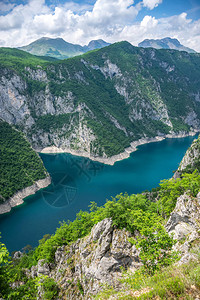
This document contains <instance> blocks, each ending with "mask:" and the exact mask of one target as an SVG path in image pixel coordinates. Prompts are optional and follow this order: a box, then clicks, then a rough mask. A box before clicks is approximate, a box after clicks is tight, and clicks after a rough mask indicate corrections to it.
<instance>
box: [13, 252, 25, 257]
mask: <svg viewBox="0 0 200 300" xmlns="http://www.w3.org/2000/svg"><path fill="white" fill-rule="evenodd" d="M22 256H23V253H22V252H21V251H16V252H15V253H14V255H13V259H20V258H21V257H22Z"/></svg>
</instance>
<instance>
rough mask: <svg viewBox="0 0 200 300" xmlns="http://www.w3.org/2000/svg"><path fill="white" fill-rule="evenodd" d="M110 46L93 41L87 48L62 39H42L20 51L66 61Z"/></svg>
mask: <svg viewBox="0 0 200 300" xmlns="http://www.w3.org/2000/svg"><path fill="white" fill-rule="evenodd" d="M108 45H110V44H109V43H106V42H105V41H103V40H93V41H90V42H89V44H88V45H87V46H81V45H77V44H71V43H68V42H66V41H65V40H63V39H62V38H55V39H52V38H48V37H42V38H40V39H39V40H36V41H34V42H32V43H31V44H29V45H27V46H23V47H19V48H18V49H20V50H23V51H26V52H29V53H31V54H34V55H38V56H51V57H55V58H57V59H66V58H69V57H73V56H76V55H80V54H83V53H85V52H88V51H91V50H94V49H99V48H103V47H106V46H108Z"/></svg>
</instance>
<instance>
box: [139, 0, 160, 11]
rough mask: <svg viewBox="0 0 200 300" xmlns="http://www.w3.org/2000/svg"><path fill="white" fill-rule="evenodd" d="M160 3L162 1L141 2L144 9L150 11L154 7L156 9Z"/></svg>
mask: <svg viewBox="0 0 200 300" xmlns="http://www.w3.org/2000/svg"><path fill="white" fill-rule="evenodd" d="M161 3H162V0H143V5H144V7H147V8H149V9H151V10H152V9H154V8H155V7H157V6H158V5H159V4H161Z"/></svg>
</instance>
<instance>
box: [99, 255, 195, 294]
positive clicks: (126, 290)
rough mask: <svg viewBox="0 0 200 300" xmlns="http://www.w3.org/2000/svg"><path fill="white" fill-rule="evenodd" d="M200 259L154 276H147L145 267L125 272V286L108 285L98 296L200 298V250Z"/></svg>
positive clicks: (173, 266)
mask: <svg viewBox="0 0 200 300" xmlns="http://www.w3.org/2000/svg"><path fill="white" fill-rule="evenodd" d="M196 252H197V254H198V260H197V261H191V262H190V263H188V264H185V265H181V266H178V265H176V264H174V265H172V266H170V267H167V268H163V269H162V270H161V271H159V272H156V273H155V274H154V275H153V276H147V275H146V274H145V272H144V271H143V269H142V268H141V269H140V270H138V271H136V272H135V273H134V274H132V273H130V272H124V274H123V278H122V279H121V280H120V281H121V284H122V289H121V290H120V291H116V290H114V289H113V288H112V287H107V288H105V289H104V290H103V291H102V292H101V293H100V294H98V295H97V296H96V298H95V299H101V300H104V299H119V300H125V299H126V300H129V299H141V300H147V299H156V300H168V299H180V300H192V299H199V298H198V296H199V295H200V250H197V251H196Z"/></svg>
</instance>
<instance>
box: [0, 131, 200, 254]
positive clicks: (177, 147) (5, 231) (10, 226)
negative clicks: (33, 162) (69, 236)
mask: <svg viewBox="0 0 200 300" xmlns="http://www.w3.org/2000/svg"><path fill="white" fill-rule="evenodd" d="M196 137H197V136H196ZM194 138H195V137H185V138H179V139H166V140H164V141H161V142H156V143H150V144H146V145H142V146H140V147H139V149H138V151H136V152H133V153H132V154H131V157H130V158H128V159H125V160H123V161H120V162H117V163H115V165H114V166H108V165H104V164H100V163H98V162H93V161H91V160H89V159H86V158H82V157H78V156H72V155H70V154H55V155H48V154H41V158H42V160H43V162H44V164H45V166H46V168H47V170H48V172H49V173H50V175H51V177H52V184H51V185H50V186H49V187H47V188H46V189H44V190H41V191H39V192H37V193H36V194H35V195H33V196H30V197H28V198H26V200H25V203H24V204H23V205H21V206H18V207H16V208H14V209H13V210H12V211H11V212H10V213H8V214H5V215H2V216H0V232H1V236H2V239H1V241H2V242H3V243H5V244H6V246H7V248H8V249H9V251H10V252H12V251H15V250H21V249H22V248H23V247H25V246H26V245H28V244H29V245H32V246H37V244H38V240H39V239H41V238H42V237H43V235H44V234H47V233H50V234H51V233H54V232H55V230H56V228H57V227H59V222H60V221H63V220H65V221H67V220H74V219H75V217H76V213H77V212H78V211H79V210H81V209H82V210H87V209H88V205H89V204H90V202H91V201H95V202H96V203H97V204H98V205H103V204H104V203H105V201H106V199H110V198H111V196H113V197H114V196H115V195H117V194H119V193H124V192H127V193H129V194H131V193H140V192H142V191H144V190H147V189H151V188H153V187H156V186H158V184H159V182H160V180H162V179H167V178H170V177H172V176H173V170H176V169H177V167H178V165H179V163H180V161H181V159H182V157H183V155H184V154H185V152H186V150H187V148H188V147H189V146H190V145H191V143H192V141H193V139H194Z"/></svg>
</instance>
